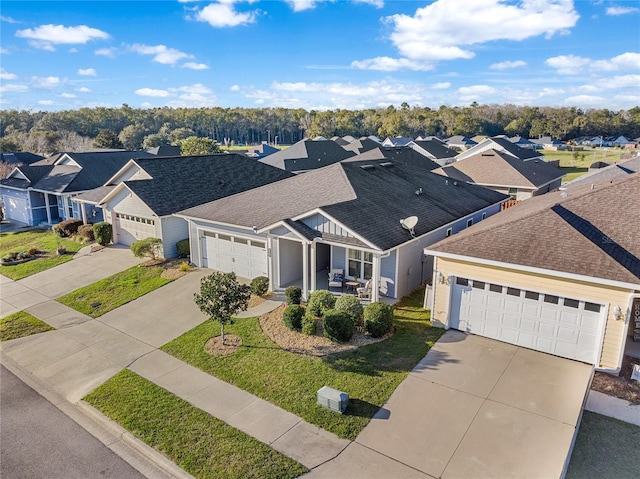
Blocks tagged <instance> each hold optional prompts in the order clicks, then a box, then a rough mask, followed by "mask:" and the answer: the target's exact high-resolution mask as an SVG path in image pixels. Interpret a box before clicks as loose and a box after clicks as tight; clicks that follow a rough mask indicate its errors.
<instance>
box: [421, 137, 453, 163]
mask: <svg viewBox="0 0 640 479" xmlns="http://www.w3.org/2000/svg"><path fill="white" fill-rule="evenodd" d="M415 144H416V145H418V146H419V147H420V148H422V149H423V150H426V151H427V152H428V153H429V154H431V155H433V157H434V158H437V159H439V160H440V159H444V158H453V157H455V156H456V155H457V154H458V152H457V151H454V150H452V149H450V148H447V147H446V145H445V144H444V143H442V142H441V141H439V140H419V141H416V142H415Z"/></svg>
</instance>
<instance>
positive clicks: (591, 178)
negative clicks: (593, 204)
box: [564, 156, 640, 188]
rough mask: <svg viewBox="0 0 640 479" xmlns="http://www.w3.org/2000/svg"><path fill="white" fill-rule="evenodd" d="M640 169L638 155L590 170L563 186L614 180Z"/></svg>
mask: <svg viewBox="0 0 640 479" xmlns="http://www.w3.org/2000/svg"><path fill="white" fill-rule="evenodd" d="M639 171H640V156H636V157H635V158H632V159H630V160H626V161H621V162H620V163H616V164H614V165H610V166H606V167H604V168H601V169H599V170H596V171H591V172H589V173H587V174H585V175H582V176H580V177H578V178H576V179H575V180H573V181H569V182H568V183H565V184H564V188H574V187H576V186H582V185H591V184H593V183H599V182H603V181H615V180H620V179H623V178H626V177H627V176H629V175H632V174H633V173H637V172H639Z"/></svg>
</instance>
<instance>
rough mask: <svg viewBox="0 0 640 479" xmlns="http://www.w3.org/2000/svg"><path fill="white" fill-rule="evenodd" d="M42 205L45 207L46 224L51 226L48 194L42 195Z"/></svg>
mask: <svg viewBox="0 0 640 479" xmlns="http://www.w3.org/2000/svg"><path fill="white" fill-rule="evenodd" d="M44 204H45V205H46V207H47V223H49V224H51V210H50V209H49V208H50V206H49V193H45V194H44Z"/></svg>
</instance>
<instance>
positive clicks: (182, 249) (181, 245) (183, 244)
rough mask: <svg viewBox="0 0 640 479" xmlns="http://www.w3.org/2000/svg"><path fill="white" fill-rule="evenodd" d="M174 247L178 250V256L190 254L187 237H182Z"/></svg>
mask: <svg viewBox="0 0 640 479" xmlns="http://www.w3.org/2000/svg"><path fill="white" fill-rule="evenodd" d="M176 249H177V250H178V258H186V257H187V256H189V255H190V254H191V249H190V247H189V238H186V239H182V240H180V241H178V242H177V243H176Z"/></svg>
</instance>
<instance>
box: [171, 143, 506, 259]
mask: <svg viewBox="0 0 640 479" xmlns="http://www.w3.org/2000/svg"><path fill="white" fill-rule="evenodd" d="M410 151H413V150H410ZM414 153H415V152H414ZM416 154H417V155H419V156H421V157H422V159H423V161H425V162H430V160H427V159H426V158H424V156H422V155H420V154H419V153H416ZM430 163H432V162H430ZM420 188H422V190H420ZM416 191H420V194H416ZM505 199H507V196H505V195H502V194H500V193H497V192H495V191H491V190H489V189H486V188H482V187H478V186H473V185H467V184H464V183H461V184H459V185H458V186H453V183H452V182H450V181H446V180H445V179H444V178H442V177H440V176H438V175H434V174H432V173H431V172H430V170H429V168H425V167H422V168H421V167H418V166H416V165H415V164H410V163H408V162H407V163H402V162H400V161H398V162H392V161H389V160H388V159H382V160H367V161H357V160H355V159H354V160H347V161H343V162H340V163H337V164H334V165H331V166H328V167H325V168H321V169H318V170H314V171H310V172H308V173H304V174H302V175H298V176H296V177H294V178H289V179H286V180H283V181H280V182H277V183H273V184H271V185H268V186H264V187H262V188H257V189H255V190H251V191H247V192H245V193H241V194H239V195H235V196H231V197H227V198H224V199H222V200H219V201H215V202H212V203H208V204H206V205H202V206H200V207H197V208H192V209H190V210H187V211H184V212H183V214H185V215H187V216H192V217H196V218H202V219H208V220H211V221H217V222H222V223H228V224H236V225H240V226H246V227H252V226H256V227H258V228H265V227H267V226H269V225H272V224H275V223H277V222H279V221H286V220H289V219H291V218H294V217H296V216H300V215H303V214H306V213H308V212H310V211H313V210H314V209H316V208H321V209H322V210H324V211H325V212H326V213H327V214H328V215H330V216H332V217H334V218H335V219H336V220H338V221H339V222H341V223H342V224H344V225H345V226H346V227H347V228H349V229H351V230H352V231H353V232H355V233H356V234H357V235H360V236H361V237H363V238H365V239H366V240H367V241H368V242H370V243H371V244H373V245H375V246H376V247H378V248H379V249H380V250H387V249H390V248H393V247H395V246H398V245H400V244H403V243H406V242H407V241H410V240H411V236H410V235H409V232H408V231H406V230H405V229H403V228H402V226H401V225H400V220H401V219H403V218H406V217H408V216H418V224H417V225H416V227H415V233H416V235H417V236H420V235H423V234H426V233H428V232H430V231H432V230H434V229H437V228H439V227H441V226H444V225H446V224H449V223H452V222H454V221H456V220H458V219H459V218H462V217H464V216H467V215H469V214H471V213H474V212H476V211H478V210H480V209H482V208H485V207H487V206H490V205H493V204H496V203H499V202H501V201H504V200H505ZM324 237H325V235H324V234H323V238H324ZM332 240H334V241H342V242H345V241H344V239H342V240H341V239H340V237H334V238H332ZM352 240H353V238H352Z"/></svg>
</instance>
